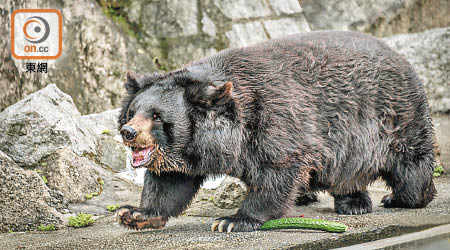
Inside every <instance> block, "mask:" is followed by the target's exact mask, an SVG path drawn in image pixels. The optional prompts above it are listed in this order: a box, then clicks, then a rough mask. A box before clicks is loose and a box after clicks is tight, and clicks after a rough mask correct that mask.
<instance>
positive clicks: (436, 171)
mask: <svg viewBox="0 0 450 250" xmlns="http://www.w3.org/2000/svg"><path fill="white" fill-rule="evenodd" d="M444 172H445V171H444V167H442V166H437V167H435V168H434V171H433V176H434V177H439V176H441V175H442V174H443V173H444Z"/></svg>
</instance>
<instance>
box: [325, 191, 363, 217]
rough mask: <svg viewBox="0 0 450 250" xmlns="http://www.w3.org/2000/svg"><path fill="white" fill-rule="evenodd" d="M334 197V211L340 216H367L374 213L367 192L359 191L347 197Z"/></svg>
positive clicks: (334, 195)
mask: <svg viewBox="0 0 450 250" xmlns="http://www.w3.org/2000/svg"><path fill="white" fill-rule="evenodd" d="M332 195H333V197H334V210H335V211H336V213H338V214H348V215H352V214H366V213H371V212H372V200H371V199H370V196H369V193H368V192H367V191H358V192H356V193H352V194H347V195H336V194H332Z"/></svg>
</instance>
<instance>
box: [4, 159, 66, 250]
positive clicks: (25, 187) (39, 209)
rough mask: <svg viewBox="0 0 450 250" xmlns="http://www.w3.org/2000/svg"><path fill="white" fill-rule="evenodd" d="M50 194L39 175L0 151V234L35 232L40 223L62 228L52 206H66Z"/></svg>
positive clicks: (61, 223)
mask: <svg viewBox="0 0 450 250" xmlns="http://www.w3.org/2000/svg"><path fill="white" fill-rule="evenodd" d="M52 194H53V193H52V192H51V191H50V190H49V189H48V187H47V186H46V185H45V184H44V181H43V180H42V178H41V177H40V176H39V174H37V173H36V172H33V171H31V170H24V169H22V168H21V167H19V166H17V165H16V164H15V163H14V162H13V161H12V160H11V158H9V157H8V156H7V155H6V154H4V153H3V152H2V151H0V211H1V214H0V232H8V231H10V230H11V231H24V230H33V231H34V230H37V228H38V226H39V225H40V224H44V225H47V224H53V225H54V226H55V227H56V228H61V226H62V225H63V223H64V221H65V219H64V216H63V215H62V214H61V213H60V212H58V211H57V210H56V209H55V208H54V207H59V208H62V207H65V206H67V204H65V205H64V202H63V200H62V199H61V198H62V197H61V196H59V197H58V196H56V195H55V196H56V197H54V196H52ZM0 248H2V247H0Z"/></svg>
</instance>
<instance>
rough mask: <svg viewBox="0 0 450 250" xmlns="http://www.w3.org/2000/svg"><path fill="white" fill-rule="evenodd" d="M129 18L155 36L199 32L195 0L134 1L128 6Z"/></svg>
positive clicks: (186, 34)
mask: <svg viewBox="0 0 450 250" xmlns="http://www.w3.org/2000/svg"><path fill="white" fill-rule="evenodd" d="M129 9H130V11H129V15H128V17H129V19H130V21H133V22H138V23H140V24H141V25H142V26H143V31H145V32H146V33H148V35H150V36H156V37H179V36H190V35H195V34H197V33H198V32H199V30H198V23H197V13H198V9H197V1H184V0H164V1H157V2H155V1H153V2H149V1H136V2H134V3H133V2H132V3H131V6H130V7H129Z"/></svg>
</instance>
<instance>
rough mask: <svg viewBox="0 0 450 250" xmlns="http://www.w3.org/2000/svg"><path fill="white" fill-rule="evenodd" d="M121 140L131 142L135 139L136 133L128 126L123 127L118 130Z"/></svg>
mask: <svg viewBox="0 0 450 250" xmlns="http://www.w3.org/2000/svg"><path fill="white" fill-rule="evenodd" d="M120 134H121V135H122V138H123V140H125V141H127V142H131V141H133V140H134V139H135V138H136V135H137V132H136V130H134V129H133V128H132V127H130V126H123V127H122V129H121V130H120Z"/></svg>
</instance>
